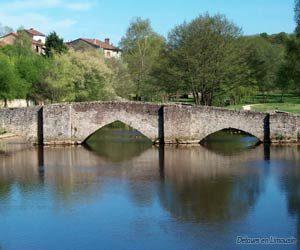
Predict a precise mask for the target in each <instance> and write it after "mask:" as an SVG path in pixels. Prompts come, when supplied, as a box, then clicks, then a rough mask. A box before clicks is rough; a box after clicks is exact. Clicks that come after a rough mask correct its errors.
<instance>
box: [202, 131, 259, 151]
mask: <svg viewBox="0 0 300 250" xmlns="http://www.w3.org/2000/svg"><path fill="white" fill-rule="evenodd" d="M201 144H202V145H204V146H205V147H206V148H209V149H210V150H213V151H215V152H217V153H219V154H226V155H229V154H236V153H238V152H241V151H246V150H248V149H252V148H255V147H256V146H257V145H259V144H260V141H259V139H258V138H257V137H255V136H252V135H250V134H248V133H246V132H243V131H241V130H236V129H224V130H220V131H218V132H216V133H213V134H211V135H209V136H207V137H206V138H204V139H203V140H202V141H201Z"/></svg>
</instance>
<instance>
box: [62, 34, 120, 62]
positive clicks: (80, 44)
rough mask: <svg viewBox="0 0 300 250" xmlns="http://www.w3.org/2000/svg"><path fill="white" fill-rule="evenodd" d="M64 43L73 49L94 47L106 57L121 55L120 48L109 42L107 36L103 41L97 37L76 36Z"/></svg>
mask: <svg viewBox="0 0 300 250" xmlns="http://www.w3.org/2000/svg"><path fill="white" fill-rule="evenodd" d="M66 45H67V47H69V48H73V49H75V50H86V49H96V50H99V51H102V52H103V54H104V56H105V57H106V58H119V57H120V56H121V50H120V49H119V48H117V47H115V46H113V45H112V44H110V41H109V38H105V41H104V42H102V41H100V40H98V39H90V38H78V39H76V40H74V41H71V42H67V43H66Z"/></svg>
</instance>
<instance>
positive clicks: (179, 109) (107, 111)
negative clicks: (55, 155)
mask: <svg viewBox="0 0 300 250" xmlns="http://www.w3.org/2000/svg"><path fill="white" fill-rule="evenodd" d="M114 121H121V122H123V123H126V124H128V125H129V126H131V127H133V128H135V129H137V130H138V131H140V132H141V133H142V134H144V135H145V136H147V137H148V138H149V139H151V140H152V141H153V142H156V143H157V142H159V141H160V142H163V139H164V142H165V143H199V142H200V141H201V140H203V139H204V138H205V137H206V136H208V135H210V134H212V133H214V132H217V131H219V130H222V129H228V128H234V129H238V130H241V131H244V132H247V133H249V134H252V135H254V136H256V137H257V138H258V139H259V140H261V141H264V142H269V141H270V142H274V143H286V142H292V143H294V142H300V116H299V115H294V114H290V113H271V114H269V113H263V112H254V111H247V110H227V109H224V108H216V107H205V106H193V105H184V104H154V103H141V102H85V103H61V104H54V105H47V106H43V107H29V108H14V109H0V128H3V129H6V130H7V131H8V132H10V133H13V134H16V135H21V136H24V137H25V138H27V139H28V140H30V141H31V142H33V143H44V144H72V143H82V142H84V141H85V140H86V139H87V138H88V137H89V136H91V135H92V134H93V133H95V132H96V131H97V130H98V129H100V128H102V127H104V126H105V125H108V124H110V123H112V122H114ZM162 138H163V139H162Z"/></svg>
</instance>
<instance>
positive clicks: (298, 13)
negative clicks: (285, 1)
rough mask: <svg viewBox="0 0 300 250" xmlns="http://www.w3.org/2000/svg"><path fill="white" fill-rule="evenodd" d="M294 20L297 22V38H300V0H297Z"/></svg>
mask: <svg viewBox="0 0 300 250" xmlns="http://www.w3.org/2000/svg"><path fill="white" fill-rule="evenodd" d="M294 18H295V22H296V29H295V33H296V35H297V37H299V36H300V0H295V8H294Z"/></svg>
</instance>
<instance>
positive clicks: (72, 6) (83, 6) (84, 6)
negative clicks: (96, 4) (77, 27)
mask: <svg viewBox="0 0 300 250" xmlns="http://www.w3.org/2000/svg"><path fill="white" fill-rule="evenodd" d="M64 7H65V8H67V9H69V10H74V11H85V10H89V9H91V7H92V4H90V3H67V4H65V5H64Z"/></svg>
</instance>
